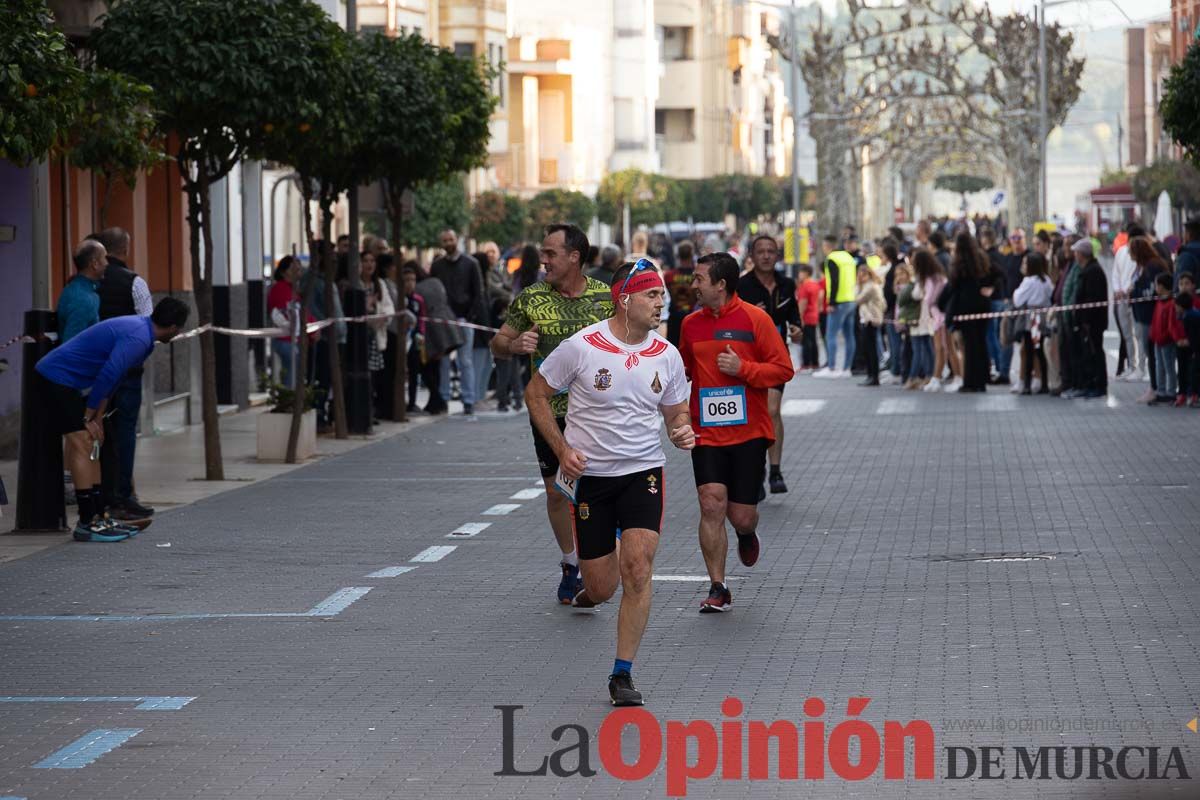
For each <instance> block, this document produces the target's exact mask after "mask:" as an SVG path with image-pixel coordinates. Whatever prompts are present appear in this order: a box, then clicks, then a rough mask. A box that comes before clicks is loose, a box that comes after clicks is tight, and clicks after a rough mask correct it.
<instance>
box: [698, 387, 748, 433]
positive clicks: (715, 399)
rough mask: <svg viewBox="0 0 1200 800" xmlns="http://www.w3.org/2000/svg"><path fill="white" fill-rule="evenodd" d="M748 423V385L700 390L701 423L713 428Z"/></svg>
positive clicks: (705, 426)
mask: <svg viewBox="0 0 1200 800" xmlns="http://www.w3.org/2000/svg"><path fill="white" fill-rule="evenodd" d="M745 424H746V387H745V386H720V387H716V388H713V389H701V390H700V425H701V427H704V428H712V427H717V426H721V425H745Z"/></svg>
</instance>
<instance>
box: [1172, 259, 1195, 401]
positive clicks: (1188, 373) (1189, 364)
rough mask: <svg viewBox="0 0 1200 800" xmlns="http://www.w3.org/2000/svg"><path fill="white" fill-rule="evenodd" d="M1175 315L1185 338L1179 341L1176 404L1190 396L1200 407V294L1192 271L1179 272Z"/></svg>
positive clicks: (1190, 399) (1188, 398)
mask: <svg viewBox="0 0 1200 800" xmlns="http://www.w3.org/2000/svg"><path fill="white" fill-rule="evenodd" d="M1175 308H1176V312H1175V316H1176V317H1178V318H1179V321H1180V322H1181V323H1182V324H1183V330H1184V333H1185V334H1186V338H1184V339H1183V340H1181V341H1180V342H1179V343H1178V348H1177V360H1178V364H1179V394H1178V396H1177V397H1176V399H1175V405H1183V404H1182V403H1181V402H1179V401H1180V400H1184V399H1187V400H1189V401H1190V403H1189V405H1191V407H1192V408H1200V296H1197V294H1196V279H1195V278H1194V277H1193V276H1192V274H1191V273H1190V272H1181V273H1180V274H1179V294H1178V295H1177V296H1176V297H1175Z"/></svg>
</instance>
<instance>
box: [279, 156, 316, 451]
mask: <svg viewBox="0 0 1200 800" xmlns="http://www.w3.org/2000/svg"><path fill="white" fill-rule="evenodd" d="M311 187H312V182H311V181H309V180H307V179H305V178H301V179H300V193H301V195H302V196H303V197H304V234H305V236H306V237H307V238H308V252H309V254H310V255H311V254H312V253H314V252H316V248H315V247H314V246H313V245H314V242H313V230H312V188H311ZM309 269H313V266H312V265H311V264H310V265H309ZM312 286H313V283H312V281H305V282H304V292H303V296H302V297H301V300H300V308H299V310H298V311H297V312H296V314H297V316H298V319H292V317H291V314H289V315H288V320H289V322H290V324H291V328H290V330H296V328H297V326H299V331H300V332H299V335H298V336H297V337H296V346H297V352H296V371H295V372H294V373H293V374H292V426H291V428H290V429H289V430H288V445H287V456H286V457H285V459H284V460H285V461H286V462H287V463H288V464H295V463H296V448H297V446H298V445H299V443H300V427H301V425H302V424H303V423H304V410H305V409H304V401H305V399H307V397H308V331H307V330H306V325H305V323H306V321H307V320H308V304H309V301H310V300H311V299H312ZM288 308H289V309H290V308H292V304H291V303H288Z"/></svg>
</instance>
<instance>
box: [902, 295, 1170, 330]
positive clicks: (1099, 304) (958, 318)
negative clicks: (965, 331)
mask: <svg viewBox="0 0 1200 800" xmlns="http://www.w3.org/2000/svg"><path fill="white" fill-rule="evenodd" d="M1161 299H1162V298H1159V297H1135V298H1129V299H1124V300H1098V301H1096V302H1094V303H1075V304H1073V305H1069V306H1040V307H1038V308H1010V309H1006V310H1004V311H987V312H984V313H980V314H956V315H955V316H954V317H952V318H951V320H950V321H951V322H952V323H953V322H968V321H971V320H978V319H1002V318H1004V317H1019V316H1022V315H1025V314H1044V315H1046V317H1052V316H1054V315H1055V314H1059V313H1061V312H1064V311H1079V310H1081V309H1086V308H1108V307H1109V306H1110V305H1112V306H1115V305H1118V304H1121V303H1125V304H1128V303H1151V302H1158V301H1159V300H1161ZM884 323H885V324H888V325H895V324H897V323H896V320H894V319H888V320H884ZM902 324H910V323H902ZM911 324H915V323H911Z"/></svg>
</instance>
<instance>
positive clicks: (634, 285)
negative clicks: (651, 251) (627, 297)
mask: <svg viewBox="0 0 1200 800" xmlns="http://www.w3.org/2000/svg"><path fill="white" fill-rule="evenodd" d="M621 283H622V281H615V282H614V283H613V286H612V298H613V302H614V303H615V302H617V299H618V298H619V297H620V296H621V295H623V294H637V293H638V292H644V291H646V290H648V289H660V288H662V287H663V285H664V284H663V280H662V276H661V275H659V274H658V273H657V272H655V271H654V270H652V269H644V270H641V271H639V272H636V273H634V275H633V277H632V278H630V279H629V282H628V283H626V284H625V288H624V289H622V288H621Z"/></svg>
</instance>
